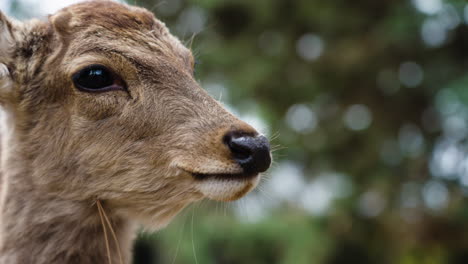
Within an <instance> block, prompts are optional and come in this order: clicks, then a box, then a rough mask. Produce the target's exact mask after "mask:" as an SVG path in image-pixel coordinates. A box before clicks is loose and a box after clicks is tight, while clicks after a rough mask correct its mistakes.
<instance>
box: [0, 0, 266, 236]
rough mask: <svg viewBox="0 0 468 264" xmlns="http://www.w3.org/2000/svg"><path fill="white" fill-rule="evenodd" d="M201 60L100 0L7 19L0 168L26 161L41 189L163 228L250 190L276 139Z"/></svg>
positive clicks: (1, 62) (133, 12)
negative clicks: (245, 114)
mask: <svg viewBox="0 0 468 264" xmlns="http://www.w3.org/2000/svg"><path fill="white" fill-rule="evenodd" d="M193 67H194V59H193V56H192V54H191V52H190V50H188V49H187V48H186V47H184V46H183V45H182V44H181V43H180V41H179V40H178V39H177V38H176V37H174V36H173V35H171V34H170V33H169V31H168V29H167V28H166V26H165V25H164V24H163V23H161V22H160V21H159V20H157V19H156V18H155V17H154V16H153V14H151V13H150V12H148V11H146V10H145V9H141V8H137V7H130V6H126V5H122V4H117V3H114V2H110V1H93V2H84V3H80V4H76V5H72V6H69V7H67V8H65V9H62V10H60V11H59V12H57V13H56V14H54V15H52V16H50V17H49V18H48V20H47V21H39V20H34V21H29V22H17V21H14V20H12V19H9V18H7V17H6V16H4V15H0V103H1V104H2V106H3V108H4V109H5V111H6V113H7V114H8V123H7V126H8V127H9V128H10V133H4V135H3V137H4V139H5V138H6V137H8V138H7V139H5V140H4V141H3V142H6V141H7V140H8V143H7V144H8V145H9V147H6V148H5V149H4V151H3V152H2V159H4V160H8V161H9V162H7V163H3V164H2V171H7V170H11V169H14V167H18V166H22V167H23V168H24V170H26V172H25V174H27V175H29V176H28V180H29V181H28V182H29V183H30V184H31V185H32V186H34V188H35V189H37V190H42V191H43V192H44V193H48V194H54V195H57V196H59V197H63V199H70V200H76V201H93V200H96V199H99V200H103V201H105V202H106V204H107V205H108V207H109V208H111V210H113V211H114V212H116V213H118V214H121V215H124V216H127V217H131V218H136V219H138V220H140V221H143V222H145V223H149V224H151V225H154V222H157V227H160V226H163V225H164V224H166V223H167V222H168V221H169V220H170V219H171V218H172V217H173V216H174V215H175V214H176V213H177V212H179V211H180V210H181V209H182V208H183V207H184V206H186V205H187V204H188V203H190V202H193V201H196V200H200V199H202V198H209V199H214V200H220V201H230V200H235V199H238V198H240V197H242V196H243V195H245V194H246V193H247V192H249V191H250V190H252V188H254V187H255V186H256V185H257V183H258V181H259V177H260V176H259V173H261V172H263V171H265V170H266V169H267V168H268V167H269V165H270V162H271V156H270V150H269V143H268V141H267V139H266V138H265V137H264V136H262V135H260V134H259V133H258V132H257V131H256V130H255V129H253V128H252V127H251V126H249V125H248V124H246V123H244V122H242V121H240V120H239V119H238V118H236V117H235V116H233V115H232V114H230V113H229V112H228V111H226V110H225V109H224V108H223V107H222V106H221V105H220V104H219V103H218V102H217V101H215V100H214V99H213V98H211V97H210V96H209V95H208V94H207V93H206V92H205V91H204V90H203V89H202V88H201V87H200V86H199V84H198V83H197V82H196V81H195V79H194V76H193ZM4 145H5V144H4ZM4 147H5V146H4Z"/></svg>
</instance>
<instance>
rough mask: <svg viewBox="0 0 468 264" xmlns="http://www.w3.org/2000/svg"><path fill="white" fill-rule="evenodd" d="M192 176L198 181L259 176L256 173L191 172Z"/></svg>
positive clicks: (244, 178)
mask: <svg viewBox="0 0 468 264" xmlns="http://www.w3.org/2000/svg"><path fill="white" fill-rule="evenodd" d="M191 174H192V177H193V178H194V179H195V180H197V181H204V180H249V179H253V178H255V177H257V176H258V173H256V174H247V173H213V174H210V173H191Z"/></svg>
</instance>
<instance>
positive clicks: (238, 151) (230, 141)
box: [224, 135, 252, 160]
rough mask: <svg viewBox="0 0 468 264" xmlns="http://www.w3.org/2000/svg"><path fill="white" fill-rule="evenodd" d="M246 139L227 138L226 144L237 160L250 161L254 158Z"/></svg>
mask: <svg viewBox="0 0 468 264" xmlns="http://www.w3.org/2000/svg"><path fill="white" fill-rule="evenodd" d="M247 140H248V139H247V138H246V137H233V136H232V135H230V136H227V137H226V138H225V140H224V142H225V143H226V144H227V145H228V147H229V149H230V150H231V153H232V155H233V156H234V158H235V159H242V160H243V159H248V158H250V157H251V156H252V148H251V147H250V144H249V142H247Z"/></svg>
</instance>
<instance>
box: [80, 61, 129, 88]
mask: <svg viewBox="0 0 468 264" xmlns="http://www.w3.org/2000/svg"><path fill="white" fill-rule="evenodd" d="M72 80H73V83H74V84H75V86H76V88H78V89H79V90H82V91H86V92H105V91H111V90H123V89H124V86H125V85H124V82H123V80H122V78H120V77H119V76H117V75H116V74H115V73H113V72H112V71H111V70H109V69H107V68H106V67H105V66H102V65H90V66H88V67H86V68H84V69H81V70H80V71H78V72H77V73H75V74H74V75H73V76H72Z"/></svg>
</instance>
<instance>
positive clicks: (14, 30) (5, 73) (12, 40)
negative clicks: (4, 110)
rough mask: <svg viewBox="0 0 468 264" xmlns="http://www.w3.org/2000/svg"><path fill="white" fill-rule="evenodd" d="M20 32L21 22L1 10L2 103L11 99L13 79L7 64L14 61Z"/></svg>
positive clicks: (0, 66)
mask: <svg viewBox="0 0 468 264" xmlns="http://www.w3.org/2000/svg"><path fill="white" fill-rule="evenodd" d="M18 32H19V22H16V21H14V20H12V19H10V18H8V17H7V16H6V15H5V14H3V13H2V12H1V11H0V104H1V105H5V103H7V102H9V101H10V99H11V98H10V97H11V96H10V95H11V89H12V80H11V76H10V72H9V69H8V67H7V65H8V64H9V63H11V61H12V54H13V52H14V48H15V45H16V42H17V40H16V38H17V37H15V36H17V35H18Z"/></svg>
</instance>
